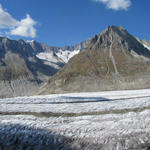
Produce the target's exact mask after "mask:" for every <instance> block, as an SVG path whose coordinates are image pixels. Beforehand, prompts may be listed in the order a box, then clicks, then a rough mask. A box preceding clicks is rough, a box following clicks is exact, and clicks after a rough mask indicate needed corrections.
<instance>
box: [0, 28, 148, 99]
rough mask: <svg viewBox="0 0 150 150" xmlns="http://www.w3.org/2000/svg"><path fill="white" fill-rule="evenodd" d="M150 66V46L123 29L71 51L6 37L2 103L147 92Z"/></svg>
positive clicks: (0, 42)
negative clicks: (42, 96) (4, 100)
mask: <svg viewBox="0 0 150 150" xmlns="http://www.w3.org/2000/svg"><path fill="white" fill-rule="evenodd" d="M149 64H150V42H148V41H146V40H139V39H138V38H136V37H134V36H132V35H130V34H129V33H128V32H127V31H126V30H125V29H124V28H122V27H120V26H109V27H108V28H106V29H105V30H104V31H103V32H102V33H100V34H99V35H95V36H94V37H93V38H91V39H87V40H86V41H84V42H81V43H79V44H77V45H75V46H65V47H57V46H47V45H46V44H44V43H39V42H37V41H23V40H22V39H20V40H18V41H17V40H10V39H8V38H6V37H0V97H1V98H3V97H13V96H24V95H34V94H37V93H39V94H49V93H66V92H82V91H88V92H89V91H100V90H114V89H133V88H146V87H149V73H150V72H149V71H150V68H149ZM40 87H41V88H40ZM39 89H40V90H39Z"/></svg>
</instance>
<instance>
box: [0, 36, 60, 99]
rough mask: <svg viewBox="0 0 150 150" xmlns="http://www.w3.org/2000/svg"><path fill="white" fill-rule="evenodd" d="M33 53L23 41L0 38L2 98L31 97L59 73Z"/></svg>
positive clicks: (0, 86) (0, 91) (0, 92)
mask: <svg viewBox="0 0 150 150" xmlns="http://www.w3.org/2000/svg"><path fill="white" fill-rule="evenodd" d="M33 51H34V50H33V48H32V47H31V46H30V45H29V44H28V43H26V42H24V41H23V40H18V41H15V40H10V39H8V38H5V37H1V38H0V97H11V96H19V95H31V94H33V93H34V92H35V91H36V90H37V88H38V87H39V85H40V84H41V83H42V82H44V81H46V80H47V79H48V78H49V77H50V76H52V75H54V74H55V73H56V72H57V70H58V69H56V68H55V67H53V66H51V65H49V64H45V63H44V61H42V60H40V59H38V58H37V57H36V56H35V55H34V52H33Z"/></svg>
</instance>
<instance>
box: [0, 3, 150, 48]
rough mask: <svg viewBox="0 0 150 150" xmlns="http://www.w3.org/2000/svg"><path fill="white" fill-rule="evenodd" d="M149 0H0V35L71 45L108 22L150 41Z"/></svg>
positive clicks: (100, 28) (92, 33)
mask: <svg viewBox="0 0 150 150" xmlns="http://www.w3.org/2000/svg"><path fill="white" fill-rule="evenodd" d="M149 18H150V1H149V0H0V35H1V36H8V37H10V38H11V39H19V38H22V39H24V40H32V39H33V40H37V41H39V42H44V43H46V44H48V45H50V46H64V45H74V44H77V43H78V42H81V41H84V40H86V39H87V38H89V37H93V36H94V35H95V34H99V33H100V32H101V31H103V30H104V29H105V28H106V27H107V26H108V25H121V26H123V27H124V28H126V29H127V30H128V31H129V32H130V33H131V34H133V35H135V36H137V37H139V38H140V39H144V38H145V39H147V40H150V19H149Z"/></svg>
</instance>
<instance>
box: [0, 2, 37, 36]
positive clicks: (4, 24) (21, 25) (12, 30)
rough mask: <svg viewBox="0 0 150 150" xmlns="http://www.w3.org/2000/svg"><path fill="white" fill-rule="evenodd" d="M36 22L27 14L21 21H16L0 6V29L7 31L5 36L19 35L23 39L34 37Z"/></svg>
mask: <svg viewBox="0 0 150 150" xmlns="http://www.w3.org/2000/svg"><path fill="white" fill-rule="evenodd" d="M35 25H36V21H34V20H33V19H32V18H31V17H30V15H29V14H27V16H26V18H25V19H22V20H21V21H18V20H16V19H15V18H13V17H12V16H11V14H9V13H8V12H7V11H6V10H4V9H3V8H2V5H1V4H0V28H1V29H7V30H8V31H7V32H5V33H7V35H19V36H24V37H32V38H34V37H36V29H35Z"/></svg>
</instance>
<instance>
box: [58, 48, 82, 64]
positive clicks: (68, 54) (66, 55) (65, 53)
mask: <svg viewBox="0 0 150 150" xmlns="http://www.w3.org/2000/svg"><path fill="white" fill-rule="evenodd" d="M79 52H80V50H74V51H69V50H62V49H60V50H59V51H58V52H57V53H56V55H57V56H58V57H59V58H60V59H62V60H63V61H64V62H65V63H67V62H68V61H69V59H70V58H72V57H73V56H74V55H77V54H78V53H79Z"/></svg>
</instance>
